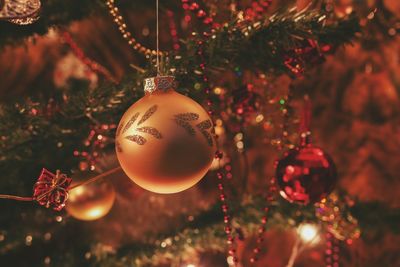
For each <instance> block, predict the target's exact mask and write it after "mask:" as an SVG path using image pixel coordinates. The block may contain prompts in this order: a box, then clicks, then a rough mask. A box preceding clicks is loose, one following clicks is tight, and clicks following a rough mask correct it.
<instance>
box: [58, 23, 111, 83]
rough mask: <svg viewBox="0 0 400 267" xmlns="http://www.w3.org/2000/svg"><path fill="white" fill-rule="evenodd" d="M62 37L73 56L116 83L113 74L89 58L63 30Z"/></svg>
mask: <svg viewBox="0 0 400 267" xmlns="http://www.w3.org/2000/svg"><path fill="white" fill-rule="evenodd" d="M62 37H63V40H64V42H65V43H66V44H67V45H68V46H69V47H70V48H71V50H72V52H73V53H74V54H75V56H76V57H78V58H79V59H80V60H81V61H82V62H83V64H85V65H86V66H87V67H89V69H91V70H92V71H94V72H96V73H99V74H101V75H103V76H104V77H105V78H106V79H107V80H109V81H110V82H113V83H118V82H117V80H116V79H115V78H114V76H113V75H112V74H111V73H110V72H109V71H108V70H107V69H106V68H105V67H103V66H102V65H100V64H99V63H97V62H95V61H94V60H91V59H90V58H89V57H88V56H86V55H85V53H84V52H83V50H82V49H81V48H80V47H79V46H78V44H77V43H76V42H75V41H74V39H73V38H72V36H71V34H70V33H69V32H66V31H65V32H63V33H62Z"/></svg>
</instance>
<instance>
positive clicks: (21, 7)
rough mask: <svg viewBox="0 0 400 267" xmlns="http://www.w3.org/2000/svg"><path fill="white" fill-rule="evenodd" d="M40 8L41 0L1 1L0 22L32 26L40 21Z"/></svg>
mask: <svg viewBox="0 0 400 267" xmlns="http://www.w3.org/2000/svg"><path fill="white" fill-rule="evenodd" d="M40 7H41V3H40V0H0V20H7V21H9V22H11V23H14V24H18V25H27V24H32V23H34V22H35V21H37V20H38V19H39V12H40Z"/></svg>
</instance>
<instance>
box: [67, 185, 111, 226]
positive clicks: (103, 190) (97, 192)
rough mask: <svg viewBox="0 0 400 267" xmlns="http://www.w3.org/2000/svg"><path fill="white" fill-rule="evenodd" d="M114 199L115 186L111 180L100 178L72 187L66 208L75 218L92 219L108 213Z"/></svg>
mask: <svg viewBox="0 0 400 267" xmlns="http://www.w3.org/2000/svg"><path fill="white" fill-rule="evenodd" d="M74 182H77V181H74ZM114 201H115V190H114V187H113V186H112V184H111V183H110V182H108V181H105V180H100V181H97V182H93V183H90V184H86V185H82V186H78V187H76V188H74V189H72V190H71V191H70V192H69V198H68V201H67V203H66V206H65V208H66V210H67V212H68V213H69V214H70V215H71V216H72V217H74V218H75V219H78V220H84V221H92V220H97V219H100V218H101V217H103V216H105V215H107V214H108V212H109V211H110V210H111V208H112V206H113V204H114Z"/></svg>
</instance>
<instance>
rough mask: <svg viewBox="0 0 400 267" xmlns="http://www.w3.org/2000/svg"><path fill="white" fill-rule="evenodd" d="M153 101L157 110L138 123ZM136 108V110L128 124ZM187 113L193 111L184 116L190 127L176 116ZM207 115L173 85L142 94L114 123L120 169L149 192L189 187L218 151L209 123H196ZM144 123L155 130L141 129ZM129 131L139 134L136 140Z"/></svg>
mask: <svg viewBox="0 0 400 267" xmlns="http://www.w3.org/2000/svg"><path fill="white" fill-rule="evenodd" d="M154 106H156V111H155V112H154V113H153V114H152V115H151V116H150V117H148V118H147V120H145V121H144V122H142V123H140V122H141V121H142V120H143V119H142V117H143V116H144V114H146V112H147V111H148V110H150V109H151V108H152V107H154ZM138 112H139V114H140V115H139V116H138V117H137V119H136V120H135V121H134V122H133V123H130V127H129V129H126V127H125V126H126V125H127V124H128V122H129V120H130V119H131V118H132V117H135V115H136V114H137V113H138ZM187 113H194V114H197V116H193V114H192V116H191V118H190V120H187V121H186V122H187V123H188V124H189V125H190V127H192V132H190V131H188V128H185V127H184V126H182V123H181V124H179V123H178V122H177V119H176V115H179V114H187ZM184 117H185V116H184ZM185 118H186V117H185ZM207 120H210V122H211V119H210V117H209V116H208V114H207V113H206V111H205V110H204V109H203V108H202V107H201V106H200V105H199V104H198V103H196V102H195V101H193V100H192V99H190V98H188V97H186V96H184V95H181V94H179V93H177V92H175V91H174V90H169V91H167V92H161V91H157V92H154V93H152V94H148V95H146V96H144V97H143V98H142V99H140V100H139V101H137V102H136V103H135V104H133V105H132V106H131V107H130V108H129V109H128V110H127V111H126V113H125V114H124V115H123V117H122V119H121V121H120V125H119V127H118V128H119V129H120V130H119V131H117V137H116V150H117V156H118V160H119V162H120V165H121V167H122V169H123V170H124V171H125V173H126V174H127V175H128V176H129V177H130V178H131V179H132V180H133V181H134V182H135V183H136V184H138V185H139V186H141V187H142V188H144V189H147V190H149V191H152V192H156V193H177V192H180V191H183V190H185V189H188V188H190V187H192V186H193V185H195V184H196V183H197V182H198V181H200V180H201V178H202V177H203V176H204V175H205V174H206V173H207V171H208V169H209V168H210V165H211V163H212V161H213V158H214V154H215V151H216V144H215V140H214V136H213V134H211V129H212V128H213V127H210V128H209V129H207V130H204V129H203V130H202V129H201V126H198V124H199V123H201V122H205V121H207ZM138 124H139V125H138ZM203 125H204V124H203ZM143 127H151V128H154V129H156V131H157V132H158V133H159V135H158V134H150V133H148V132H143V130H142V131H140V128H143ZM138 129H139V130H138ZM193 130H194V131H193ZM204 131H206V132H207V133H208V134H209V137H211V141H212V143H211V144H210V138H209V139H207V138H206V136H207V133H204ZM129 136H140V142H139V143H140V144H139V143H137V142H134V141H132V140H130V138H129ZM142 138H144V139H145V143H143V139H142ZM131 139H132V138H131ZM134 139H135V138H134Z"/></svg>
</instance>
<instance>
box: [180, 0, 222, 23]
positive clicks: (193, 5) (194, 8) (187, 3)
mask: <svg viewBox="0 0 400 267" xmlns="http://www.w3.org/2000/svg"><path fill="white" fill-rule="evenodd" d="M182 8H183V9H184V10H185V11H191V12H192V13H194V14H195V15H196V17H197V18H198V19H200V20H201V21H202V22H203V24H204V25H206V26H211V28H212V29H216V28H219V27H220V25H219V24H218V23H215V22H214V19H213V18H212V17H211V16H209V15H208V14H207V12H205V11H204V9H202V8H201V7H200V5H199V3H197V2H196V1H194V0H182ZM186 16H188V15H186ZM185 20H186V21H187V22H188V21H190V20H191V19H189V18H186V17H185Z"/></svg>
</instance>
